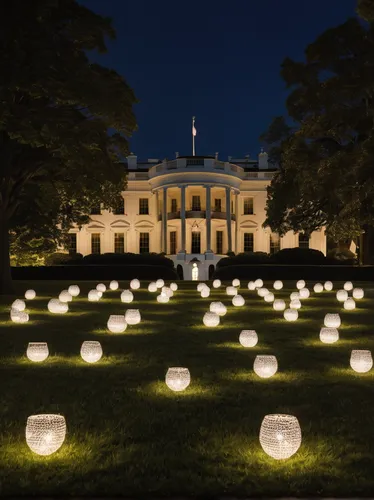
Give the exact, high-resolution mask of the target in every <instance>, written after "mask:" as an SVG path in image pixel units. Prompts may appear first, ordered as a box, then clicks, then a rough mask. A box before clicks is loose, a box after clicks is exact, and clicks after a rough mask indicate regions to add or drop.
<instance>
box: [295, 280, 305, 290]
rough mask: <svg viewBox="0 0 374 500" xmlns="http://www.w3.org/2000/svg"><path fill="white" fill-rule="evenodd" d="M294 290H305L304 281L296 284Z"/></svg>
mask: <svg viewBox="0 0 374 500" xmlns="http://www.w3.org/2000/svg"><path fill="white" fill-rule="evenodd" d="M296 288H297V289H298V290H301V289H302V288H305V281H304V280H299V281H298V282H297V283H296Z"/></svg>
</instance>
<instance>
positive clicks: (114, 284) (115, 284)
mask: <svg viewBox="0 0 374 500" xmlns="http://www.w3.org/2000/svg"><path fill="white" fill-rule="evenodd" d="M118 287H119V284H118V281H116V280H112V281H111V282H110V283H109V288H110V289H111V290H113V291H114V290H118Z"/></svg>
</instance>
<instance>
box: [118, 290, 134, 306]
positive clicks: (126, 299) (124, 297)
mask: <svg viewBox="0 0 374 500" xmlns="http://www.w3.org/2000/svg"><path fill="white" fill-rule="evenodd" d="M133 300H134V294H133V293H132V291H131V290H124V291H123V292H122V293H121V302H123V303H125V304H130V302H132V301H133Z"/></svg>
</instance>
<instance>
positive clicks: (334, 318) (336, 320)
mask: <svg viewBox="0 0 374 500" xmlns="http://www.w3.org/2000/svg"><path fill="white" fill-rule="evenodd" d="M341 323H342V322H341V320H340V316H339V314H326V316H325V319H324V324H325V326H327V328H339V326H340V325H341Z"/></svg>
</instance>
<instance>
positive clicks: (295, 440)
mask: <svg viewBox="0 0 374 500" xmlns="http://www.w3.org/2000/svg"><path fill="white" fill-rule="evenodd" d="M301 439H302V438H301V429H300V424H299V421H298V420H297V418H296V417H294V416H293V415H283V414H274V415H266V416H265V418H264V420H263V421H262V424H261V429H260V444H261V446H262V449H263V450H264V452H265V453H267V454H268V455H269V456H270V457H272V458H275V459H276V460H285V459H287V458H290V457H292V455H294V454H295V453H296V452H297V450H298V449H299V448H300V445H301Z"/></svg>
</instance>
